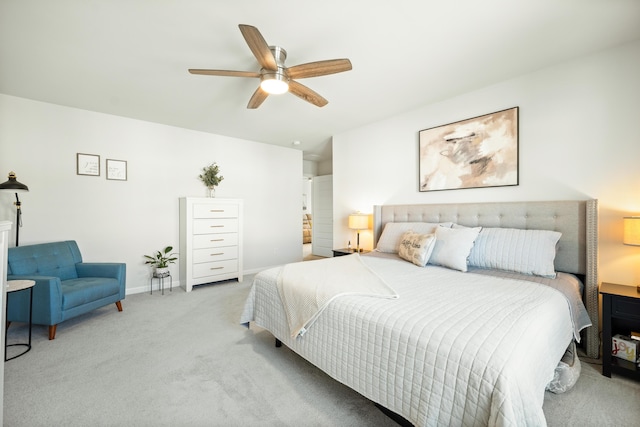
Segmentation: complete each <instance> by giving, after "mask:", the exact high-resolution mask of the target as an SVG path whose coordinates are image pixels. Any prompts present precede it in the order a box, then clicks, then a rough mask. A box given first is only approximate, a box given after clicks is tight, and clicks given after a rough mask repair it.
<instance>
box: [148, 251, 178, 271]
mask: <svg viewBox="0 0 640 427" xmlns="http://www.w3.org/2000/svg"><path fill="white" fill-rule="evenodd" d="M172 250H173V246H167V247H166V248H164V249H163V250H161V251H157V252H156V253H155V254H154V255H144V257H145V258H146V259H147V260H146V261H145V262H144V263H145V264H149V265H150V266H151V267H153V269H154V271H153V277H166V276H168V275H169V264H175V262H176V260H177V259H178V258H176V257H174V256H173V254H172V253H170V252H171V251H172Z"/></svg>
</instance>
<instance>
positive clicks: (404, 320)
mask: <svg viewBox="0 0 640 427" xmlns="http://www.w3.org/2000/svg"><path fill="white" fill-rule="evenodd" d="M362 260H363V261H364V262H365V263H366V264H367V265H369V267H370V268H371V269H372V270H373V271H375V272H376V273H377V274H378V275H379V276H380V277H381V278H382V279H383V280H385V281H386V282H387V283H388V284H389V285H390V286H391V287H392V288H393V289H395V291H396V292H398V294H399V295H400V298H398V299H381V298H363V297H358V296H343V297H340V298H336V299H334V300H333V301H332V302H331V303H330V304H329V305H328V306H327V307H326V309H325V310H324V312H323V313H322V315H321V316H320V317H318V319H317V320H316V322H315V323H314V325H313V328H311V329H310V330H309V331H308V332H307V333H306V334H305V335H304V337H301V338H298V339H294V338H291V337H290V334H289V328H288V324H287V319H286V316H285V315H284V311H283V307H282V303H281V301H280V298H279V296H278V292H277V289H276V279H277V276H278V274H279V268H274V269H270V270H266V271H264V272H261V273H259V274H258V275H256V277H255V279H254V283H253V286H252V288H251V292H250V294H249V296H248V298H247V301H246V304H245V310H244V312H243V314H242V316H241V323H246V322H250V321H251V322H254V323H255V324H257V325H258V326H260V327H263V328H265V329H267V330H269V331H271V332H272V333H273V334H274V336H276V337H277V338H278V339H280V340H281V341H282V342H283V343H285V344H286V345H287V346H288V347H290V348H291V349H292V350H294V351H295V352H297V353H298V354H300V355H301V356H302V357H304V358H305V359H307V360H309V361H310V362H311V363H313V364H314V365H316V366H318V367H319V368H320V369H322V370H323V371H325V372H326V373H327V374H329V375H330V376H332V377H333V378H335V379H336V380H338V381H340V382H342V383H344V384H346V385H347V386H349V387H351V388H353V389H354V390H356V391H358V392H359V393H361V394H362V395H364V396H365V397H367V398H369V399H371V400H372V401H374V402H377V403H379V404H380V405H382V406H384V407H386V408H388V409H390V410H392V411H394V412H396V413H398V414H400V415H402V416H403V417H404V418H406V419H407V420H409V421H410V422H412V423H413V424H414V425H416V426H440V425H446V426H471V425H495V426H503V425H505V426H508V425H511V426H526V425H531V426H541V425H545V424H546V422H545V418H544V413H543V411H542V403H543V399H544V390H545V386H546V384H547V383H548V382H549V381H550V380H551V379H552V378H553V374H554V369H555V367H556V365H557V363H558V361H559V360H560V358H561V357H562V355H563V353H564V351H565V349H566V348H567V345H568V344H569V342H570V341H571V339H572V336H573V326H572V322H571V316H570V310H569V307H568V303H567V301H566V299H565V298H564V296H563V295H562V294H561V293H560V292H558V291H556V290H554V289H552V288H550V287H547V286H543V285H540V284H537V283H532V282H524V281H521V280H515V281H514V280H510V279H505V278H494V277H487V276H482V275H477V274H472V273H460V272H457V271H453V270H449V269H446V268H442V267H434V266H429V267H426V268H420V267H417V266H415V265H413V264H411V263H409V262H406V261H401V260H399V258H397V257H393V259H392V258H391V257H378V256H371V257H369V256H366V257H362Z"/></svg>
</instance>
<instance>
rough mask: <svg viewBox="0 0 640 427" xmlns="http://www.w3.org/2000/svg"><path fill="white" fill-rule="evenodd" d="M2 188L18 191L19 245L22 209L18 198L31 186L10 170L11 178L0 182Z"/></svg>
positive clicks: (17, 220) (0, 188)
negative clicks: (19, 180)
mask: <svg viewBox="0 0 640 427" xmlns="http://www.w3.org/2000/svg"><path fill="white" fill-rule="evenodd" d="M0 190H1V191H11V192H14V193H16V201H15V203H14V205H16V246H18V242H19V241H20V239H19V236H20V227H22V212H21V211H20V199H19V198H18V193H22V192H24V191H29V187H27V186H26V185H24V184H23V183H21V182H18V181H17V180H16V173H15V172H9V180H8V181H7V182H3V183H2V184H0Z"/></svg>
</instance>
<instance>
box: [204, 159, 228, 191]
mask: <svg viewBox="0 0 640 427" xmlns="http://www.w3.org/2000/svg"><path fill="white" fill-rule="evenodd" d="M219 173H220V168H219V167H218V165H217V164H216V163H215V162H214V163H212V164H210V165H209V166H205V167H203V168H202V174H200V175H199V176H198V178H200V180H201V181H202V182H203V183H204V185H205V186H206V187H207V188H213V187H215V186H217V185H219V184H220V182H221V181H222V180H223V179H224V176H222V175H218V174H219Z"/></svg>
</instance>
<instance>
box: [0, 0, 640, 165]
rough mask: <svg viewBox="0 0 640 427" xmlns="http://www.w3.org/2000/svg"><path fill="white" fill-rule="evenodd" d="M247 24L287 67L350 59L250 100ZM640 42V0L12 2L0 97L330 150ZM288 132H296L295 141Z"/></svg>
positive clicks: (308, 153)
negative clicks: (314, 95) (289, 89)
mask: <svg viewBox="0 0 640 427" xmlns="http://www.w3.org/2000/svg"><path fill="white" fill-rule="evenodd" d="M238 24H250V25H254V26H256V27H257V28H258V29H259V30H260V31H261V33H262V35H263V36H264V38H265V39H266V41H267V43H269V44H271V45H278V46H281V47H283V48H284V49H286V50H287V53H288V58H287V62H286V64H287V66H292V65H297V64H301V63H306V62H311V61H317V60H323V59H334V58H349V59H350V60H351V62H352V64H353V70H352V71H348V72H345V73H340V74H334V75H329V76H323V77H314V78H309V79H304V80H302V81H301V83H303V84H305V85H307V86H309V87H310V88H312V89H313V90H315V91H317V92H318V93H320V94H321V95H322V96H324V97H325V98H327V99H328V100H329V104H328V105H327V106H325V107H323V108H318V107H315V106H313V105H311V104H308V103H306V102H304V101H302V100H301V99H299V98H297V97H296V96H294V95H292V94H284V95H277V96H270V97H269V98H268V99H267V100H266V101H265V102H264V104H262V106H261V107H260V108H259V109H257V110H248V109H246V105H247V102H248V101H249V98H250V97H251V95H252V93H253V92H254V90H255V88H256V87H257V85H258V83H259V80H258V79H250V78H238V77H213V76H199V75H191V74H189V73H188V72H187V69H188V68H216V69H229V70H247V71H258V70H259V66H258V65H257V62H256V60H255V58H254V57H253V55H252V54H251V51H250V50H249V48H248V46H247V45H246V43H245V41H244V39H243V37H242V35H241V33H240V30H239V29H238ZM637 39H640V1H638V0H626V1H623V0H563V1H560V0H520V1H513V0H484V1H478V0H458V1H443V0H438V1H435V0H396V1H394V2H391V1H382V0H374V1H368V2H365V1H349V0H323V1H315V2H305V1H300V0H298V1H294V0H270V1H257V0H233V1H230V0H155V1H154V0H110V1H108V0H102V1H99V0H56V1H42V0H2V1H1V2H0V92H1V93H4V94H8V95H14V96H19V97H24V98H29V99H34V100H39V101H45V102H50V103H54V104H60V105H65V106H70V107H77V108H82V109H87V110H93V111H99V112H103V113H108V114H114V115H118V116H124V117H131V118H135V119H140V120H146V121H151V122H157V123H164V124H168V125H173V126H179V127H183V128H188V129H195V130H200V131H204V132H211V133H215V134H220V135H228V136H233V137H238V138H243V139H249V140H254V141H259V142H265V143H269V144H277V145H282V146H287V147H293V148H298V149H301V150H303V151H304V152H305V158H307V159H322V158H327V157H330V156H331V148H330V147H331V146H330V140H331V135H334V134H336V133H340V132H343V131H346V130H349V129H353V128H356V127H359V126H362V125H365V124H368V123H371V122H375V121H377V120H380V119H381V118H385V117H389V116H392V115H395V114H398V113H402V112H405V111H408V110H411V109H414V108H416V107H419V106H421V105H426V104H430V103H433V102H436V101H439V100H442V99H446V98H449V97H452V96H455V95H457V94H461V93H465V92H468V91H471V90H474V89H477V88H480V87H484V86H487V85H490V84H493V83H496V82H499V81H503V80H505V79H509V78H512V77H516V76H518V75H522V74H525V73H528V72H531V71H534V70H537V69H540V68H543V67H546V66H549V65H552V64H554V63H558V62H561V61H564V60H566V59H569V58H573V57H578V56H581V55H584V54H586V53H589V52H595V51H598V50H601V49H605V48H608V47H611V46H615V45H618V44H622V43H625V42H628V41H632V40H637ZM293 141H300V142H301V143H300V145H298V146H296V147H294V146H293V145H292V142H293Z"/></svg>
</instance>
